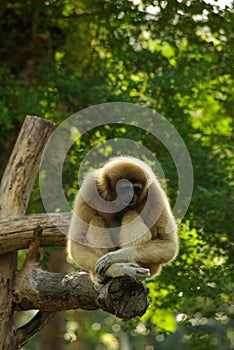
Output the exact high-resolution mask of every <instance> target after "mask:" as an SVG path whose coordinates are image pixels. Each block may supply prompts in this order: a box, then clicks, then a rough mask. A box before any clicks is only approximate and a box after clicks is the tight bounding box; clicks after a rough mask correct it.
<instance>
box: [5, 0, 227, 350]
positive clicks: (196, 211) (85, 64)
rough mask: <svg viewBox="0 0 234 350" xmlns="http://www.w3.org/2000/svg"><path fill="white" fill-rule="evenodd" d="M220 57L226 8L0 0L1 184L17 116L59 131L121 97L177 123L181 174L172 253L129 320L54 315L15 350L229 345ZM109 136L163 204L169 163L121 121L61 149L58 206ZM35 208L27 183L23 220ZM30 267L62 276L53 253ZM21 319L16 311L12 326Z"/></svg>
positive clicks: (36, 198)
mask: <svg viewBox="0 0 234 350" xmlns="http://www.w3.org/2000/svg"><path fill="white" fill-rule="evenodd" d="M225 4H226V5H225ZM233 56H234V9H233V3H232V2H231V1H223V2H222V1H208V0H207V1H202V0H177V1H176V0H170V1H169V0H167V1H165V0H164V1H162V0H155V1H147V0H115V1H114V0H92V1H91V0H83V1H81V0H72V1H68V0H47V1H44V0H25V1H23V0H20V1H17V0H15V1H7V0H3V1H1V4H0V148H1V153H0V174H1V175H2V173H3V170H4V168H5V166H6V164H7V161H8V158H9V155H10V153H11V150H12V148H13V146H14V142H15V140H16V137H17V135H18V133H19V130H20V127H21V125H22V123H23V120H24V118H25V116H26V115H27V114H31V115H37V116H40V117H43V118H47V119H50V120H52V121H54V122H55V123H56V124H57V125H59V124H60V123H61V122H62V121H63V120H64V119H66V118H67V117H68V116H70V115H71V114H73V113H75V112H77V111H79V110H81V109H83V108H86V107H89V106H92V105H95V104H100V103H105V102H116V101H121V102H131V103H136V104H139V105H142V106H147V107H149V108H151V109H152V110H155V111H157V112H159V113H160V114H162V115H163V116H164V117H166V118H167V119H168V120H169V121H170V122H171V123H172V124H173V125H174V126H175V127H176V128H177V130H178V132H179V133H180V135H181V136H182V138H183V140H184V142H185V143H186V146H187V148H188V150H189V152H190V156H191V158H192V162H193V168H194V176H195V179H194V181H195V183H194V194H193V198H192V202H191V205H190V207H189V210H188V212H187V214H186V217H185V218H184V220H183V222H181V223H179V226H180V231H179V237H180V253H179V256H178V258H177V259H176V261H175V262H173V263H172V264H170V265H169V266H167V267H165V268H164V269H163V272H162V273H161V274H160V275H159V276H157V277H156V278H155V279H154V280H152V281H149V282H147V285H148V286H149V288H150V300H151V304H150V307H149V309H148V311H147V313H146V314H145V315H144V316H143V317H142V318H139V319H134V320H132V321H130V322H123V321H121V320H118V319H117V318H115V317H114V316H111V315H109V314H107V313H104V312H102V311H92V312H85V311H82V310H79V311H68V312H64V313H58V315H57V316H56V317H55V319H54V320H52V321H51V323H50V324H49V325H48V326H47V327H46V328H45V329H44V330H43V331H42V332H41V333H40V334H37V335H36V336H34V337H33V338H32V339H31V340H30V341H29V342H28V343H27V344H26V345H25V346H24V349H25V350H28V349H35V350H39V349H43V350H47V349H52V348H53V347H55V348H56V349H57V350H75V349H81V350H90V349H98V350H115V349H121V350H138V349H139V350H142V349H145V350H154V349H157V350H172V349H175V350H181V349H183V350H187V349H192V350H213V349H214V350H219V349H220V350H221V349H222V350H229V349H234V319H233V316H234V300H233V299H234V298H233V288H234V279H233V264H234V254H233V253H234V252H233V239H234V233H233V220H232V219H233V213H232V212H233V201H232V199H233V178H232V170H233V148H232V146H233V144H232V141H233V134H232V131H233V130H232V126H233V115H234V113H233V112H234V98H233V92H234V82H233V74H234V69H233V68H234V60H233ZM120 137H122V138H128V139H132V140H136V141H137V142H139V143H141V144H143V145H144V146H145V147H146V148H148V149H149V150H150V152H152V154H154V155H155V156H156V157H157V159H158V161H159V162H160V164H161V166H162V168H163V171H164V173H165V175H166V181H167V186H168V195H169V197H170V200H171V202H172V204H173V203H174V201H175V199H176V196H177V185H178V184H177V173H176V167H175V164H174V163H173V160H172V159H171V157H170V155H169V154H168V152H167V150H166V149H165V147H163V146H162V145H161V144H160V143H159V142H158V140H156V139H154V138H153V137H152V135H151V134H149V133H147V132H144V131H143V130H141V129H138V128H137V127H133V126H129V125H105V126H102V127H100V128H95V129H94V130H90V131H89V132H87V133H85V134H84V135H82V137H81V138H80V139H78V140H77V141H76V142H75V143H74V145H73V147H72V148H71V150H70V152H69V157H67V160H66V162H65V164H64V178H63V182H64V189H65V192H66V195H67V198H68V199H69V201H70V202H71V203H72V201H73V199H74V194H75V191H76V189H77V187H78V186H79V184H78V183H77V179H76V173H77V168H78V166H79V164H80V162H81V161H82V159H83V157H84V156H85V155H86V154H87V152H88V151H89V150H90V149H92V148H93V147H94V146H96V145H98V144H99V143H103V142H104V141H106V140H108V139H113V138H120ZM43 211H44V209H43V206H42V203H41V200H40V192H39V186H38V183H37V184H36V186H35V188H34V190H33V193H32V197H31V200H30V204H29V208H28V212H29V213H39V212H43ZM24 254H25V252H24V251H21V252H20V254H19V266H20V264H22V260H23V258H24ZM42 260H43V263H44V265H45V266H46V267H47V268H48V269H51V270H53V271H68V270H69V269H71V270H72V269H73V267H72V266H68V265H67V264H66V262H65V260H66V259H65V254H64V250H63V249H54V248H53V249H50V248H48V249H44V250H42ZM31 315H32V312H25V313H19V314H17V315H16V322H17V323H19V324H21V323H22V322H24V321H26V320H27V319H28V318H29V317H31Z"/></svg>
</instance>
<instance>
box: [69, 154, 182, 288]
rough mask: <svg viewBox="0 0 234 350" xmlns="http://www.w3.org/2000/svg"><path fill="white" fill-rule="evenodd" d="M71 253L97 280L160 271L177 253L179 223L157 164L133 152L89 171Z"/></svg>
mask: <svg viewBox="0 0 234 350" xmlns="http://www.w3.org/2000/svg"><path fill="white" fill-rule="evenodd" d="M67 250H68V256H69V259H70V260H73V261H74V262H75V263H76V264H77V265H78V266H79V267H80V268H82V269H85V270H87V271H89V272H90V275H91V278H92V280H93V281H94V283H96V284H100V283H105V281H106V279H107V278H108V277H116V276H121V275H130V276H133V277H134V278H136V279H139V280H144V279H147V278H149V277H153V276H155V275H156V274H157V273H159V271H160V269H161V266H162V265H165V264H167V263H169V262H170V261H172V260H173V259H174V258H175V257H176V255H177V252H178V238H177V225H176V222H175V219H174V216H173V214H172V212H171V208H170V205H169V202H168V200H167V198H166V195H165V192H164V191H163V189H162V188H161V186H160V184H159V182H158V180H157V178H156V176H155V175H154V173H153V171H152V169H151V168H150V167H149V166H148V165H147V164H146V163H145V162H143V161H141V160H139V159H136V158H133V157H116V158H113V159H112V160H110V161H109V162H107V163H106V164H105V165H104V166H103V167H102V168H100V169H97V170H95V171H93V172H91V173H88V174H87V176H86V177H85V179H84V181H83V184H82V186H81V188H80V190H79V192H78V194H77V196H76V199H75V204H74V210H73V215H72V219H71V223H70V227H69V231H68V244H67Z"/></svg>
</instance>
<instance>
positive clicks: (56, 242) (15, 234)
mask: <svg viewBox="0 0 234 350" xmlns="http://www.w3.org/2000/svg"><path fill="white" fill-rule="evenodd" d="M70 216H71V215H70V214H69V213H50V214H49V215H48V214H32V215H23V216H21V217H17V218H13V219H2V220H0V255H1V254H6V253H8V252H12V251H16V250H19V249H26V248H28V247H29V243H30V241H31V240H32V238H33V232H34V230H35V228H36V227H37V226H40V227H41V229H42V236H41V241H40V245H41V246H42V247H47V246H64V245H65V244H66V235H65V233H66V232H67V230H68V226H69V222H70Z"/></svg>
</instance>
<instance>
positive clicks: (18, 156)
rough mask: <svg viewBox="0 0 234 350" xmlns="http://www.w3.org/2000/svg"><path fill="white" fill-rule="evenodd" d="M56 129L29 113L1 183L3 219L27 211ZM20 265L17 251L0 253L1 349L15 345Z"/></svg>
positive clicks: (12, 347)
mask: <svg viewBox="0 0 234 350" xmlns="http://www.w3.org/2000/svg"><path fill="white" fill-rule="evenodd" d="M53 129H54V124H53V123H51V122H50V121H48V120H45V119H41V118H38V117H34V116H27V117H26V119H25V121H24V123H23V126H22V129H21V131H20V134H19V136H18V139H17V141H16V144H15V147H14V149H13V151H12V154H11V157H10V159H9V162H8V165H7V167H6V169H5V172H4V174H3V178H2V182H1V185H0V219H9V218H14V217H18V216H21V215H23V214H25V211H26V208H27V205H28V201H29V198H30V194H31V191H32V188H33V185H34V182H35V180H36V177H37V174H38V169H39V164H40V160H41V156H42V152H43V150H44V147H45V145H46V143H47V141H48V139H49V137H50V135H51V133H52V131H53ZM16 267H17V255H16V253H15V252H11V253H8V254H4V255H0V349H1V350H13V349H15V342H14V334H15V331H16V329H15V326H14V323H13V314H14V303H13V301H12V289H13V285H14V280H15V272H16Z"/></svg>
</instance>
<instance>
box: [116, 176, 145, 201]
mask: <svg viewBox="0 0 234 350" xmlns="http://www.w3.org/2000/svg"><path fill="white" fill-rule="evenodd" d="M116 188H117V193H118V195H119V199H120V201H121V203H122V204H124V205H128V206H129V207H132V206H134V205H135V204H137V203H138V202H139V201H138V200H139V198H140V197H142V193H143V190H144V186H143V184H142V183H140V182H139V183H132V182H131V181H129V180H126V179H120V181H119V182H118V183H117V185H116Z"/></svg>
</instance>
